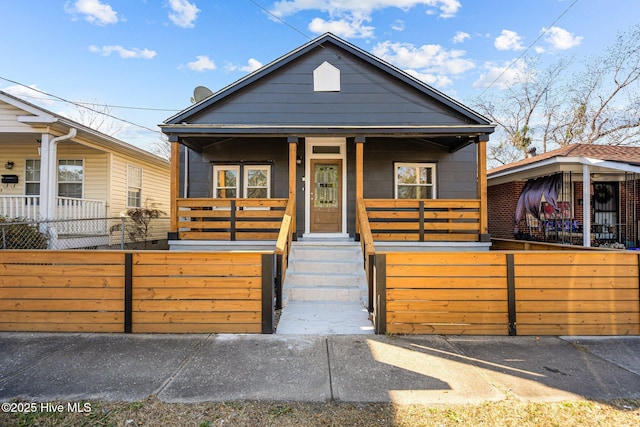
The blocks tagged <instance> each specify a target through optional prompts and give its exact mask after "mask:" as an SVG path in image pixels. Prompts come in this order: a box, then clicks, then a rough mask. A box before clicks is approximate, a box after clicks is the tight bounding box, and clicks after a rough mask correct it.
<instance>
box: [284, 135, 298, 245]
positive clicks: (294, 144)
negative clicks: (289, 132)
mask: <svg viewBox="0 0 640 427" xmlns="http://www.w3.org/2000/svg"><path fill="white" fill-rule="evenodd" d="M287 142H288V143H289V200H293V217H292V218H291V229H292V230H293V233H294V235H296V234H297V227H296V216H297V215H296V209H297V206H296V197H297V191H296V190H297V188H296V186H297V177H296V171H297V169H298V163H297V160H298V158H297V157H298V137H296V136H290V137H288V138H287Z"/></svg>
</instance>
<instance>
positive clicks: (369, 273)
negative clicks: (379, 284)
mask: <svg viewBox="0 0 640 427" xmlns="http://www.w3.org/2000/svg"><path fill="white" fill-rule="evenodd" d="M375 262H376V258H375V255H374V254H369V259H368V262H367V263H366V265H367V268H368V270H367V279H368V280H367V282H368V283H367V285H368V287H369V307H368V310H369V313H373V283H374V282H375V278H374V277H373V275H374V272H375V265H374V263H375Z"/></svg>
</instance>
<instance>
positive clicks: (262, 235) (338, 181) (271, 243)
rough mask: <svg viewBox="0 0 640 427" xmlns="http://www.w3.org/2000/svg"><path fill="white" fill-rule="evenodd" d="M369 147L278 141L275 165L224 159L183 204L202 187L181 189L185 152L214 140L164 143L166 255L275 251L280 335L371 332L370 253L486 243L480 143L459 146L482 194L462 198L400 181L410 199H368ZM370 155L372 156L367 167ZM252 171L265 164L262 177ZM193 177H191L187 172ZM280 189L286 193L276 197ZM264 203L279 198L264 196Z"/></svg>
mask: <svg viewBox="0 0 640 427" xmlns="http://www.w3.org/2000/svg"><path fill="white" fill-rule="evenodd" d="M367 141H371V139H368V138H366V137H363V136H357V137H353V138H335V137H332V138H314V137H310V138H304V139H302V138H297V137H288V138H286V139H283V138H279V139H277V141H273V143H272V144H271V145H270V148H269V149H268V151H269V152H270V153H271V154H272V155H273V156H274V158H276V160H275V161H274V162H272V163H270V162H265V161H257V160H253V159H251V160H247V161H246V162H245V163H244V164H243V165H241V166H240V167H236V166H235V165H232V164H230V163H229V162H228V161H227V160H226V159H225V158H223V159H221V161H220V163H219V164H220V165H221V166H220V167H218V168H217V167H215V165H216V164H218V163H216V161H211V162H210V163H212V164H213V165H214V166H213V167H212V169H213V171H212V174H213V175H212V177H211V179H212V182H211V185H212V189H211V194H212V195H213V196H214V197H185V195H189V194H193V193H197V189H193V190H192V189H191V187H192V186H194V187H197V186H198V185H199V184H198V183H197V182H195V180H194V182H190V178H189V177H190V176H191V177H193V176H194V175H195V172H194V169H196V167H197V165H195V164H192V162H193V158H192V156H190V153H191V154H194V155H195V157H196V158H197V157H198V156H199V154H198V152H202V151H203V149H205V148H204V147H205V146H206V145H208V144H211V141H208V143H204V142H200V143H199V144H201V145H198V144H195V143H194V139H191V140H190V142H189V144H188V147H187V146H185V145H182V144H181V143H180V142H178V141H174V142H172V157H171V158H172V164H171V170H172V186H171V200H172V207H171V225H170V235H169V241H170V242H169V244H170V248H171V249H172V250H179V251H190V250H194V251H202V250H211V251H229V252H233V251H238V252H240V251H242V252H246V251H260V250H262V251H264V250H270V251H273V250H274V248H275V253H276V254H277V255H276V269H275V271H276V273H275V283H274V288H275V308H276V309H277V310H279V309H282V313H281V316H280V322H279V324H278V330H277V332H278V333H373V332H374V328H373V325H372V319H371V316H372V315H371V312H372V311H374V301H373V296H372V295H373V287H374V284H373V281H374V278H373V264H372V260H373V256H374V255H375V253H376V252H378V253H380V252H409V251H412V252H416V251H418V252H424V251H429V252H433V251H448V252H450V251H456V252H461V251H488V250H489V248H490V245H491V243H490V239H489V236H488V226H487V205H486V188H487V187H486V179H485V178H484V177H486V169H485V164H486V157H485V150H486V138H484V137H476V138H475V139H474V140H473V141H472V143H471V144H470V145H466V144H465V150H466V151H467V153H466V155H467V156H469V155H470V154H469V152H471V155H472V157H473V165H472V166H473V169H476V168H477V171H478V172H477V176H476V172H475V171H474V173H473V175H474V179H475V182H476V183H475V187H474V188H473V193H474V194H477V195H479V197H477V198H470V199H454V198H440V199H438V198H435V196H436V195H437V194H438V193H437V192H436V190H435V188H432V187H430V186H429V185H425V186H422V187H421V186H419V185H417V186H412V185H409V184H407V186H406V187H404V188H402V190H403V191H407V192H408V194H404V197H407V198H377V197H365V195H367V194H369V193H371V194H377V192H376V191H377V190H376V189H375V188H374V185H375V183H371V182H367V176H375V171H374V170H373V166H374V165H375V163H374V162H373V163H372V162H371V161H369V162H367V160H366V159H367V144H370V145H371V146H372V147H376V145H375V144H374V143H373V142H371V143H369V142H367ZM237 143H238V144H240V143H239V142H237ZM218 144H223V142H218ZM317 147H320V148H319V149H318V148H317ZM430 148H431V149H433V147H430ZM454 151H455V150H454ZM232 155H233V154H232ZM409 155H410V156H411V155H412V154H409ZM377 156H379V153H376V152H375V149H372V152H371V156H369V158H371V157H377ZM190 159H191V160H190ZM260 163H262V164H268V165H270V166H269V167H268V168H265V173H261V172H260V170H261V169H260V167H259V166H258V165H259V164H260ZM276 164H277V165H278V166H276ZM283 165H286V168H284V170H283V167H282V166H283ZM243 166H244V167H243ZM246 166H249V167H246ZM467 166H468V165H467ZM190 169H191V175H189V174H187V173H185V171H188V170H190ZM368 169H370V170H369V171H368ZM282 172H284V173H282ZM423 173H425V172H423ZM274 175H275V176H274ZM252 178H255V179H254V180H253V181H252V182H251V183H249V181H250V180H251V179H252ZM191 179H193V178H191ZM418 179H419V178H418ZM267 181H269V182H270V183H273V182H276V183H282V184H284V186H280V187H277V186H275V185H267V184H266V182H267ZM426 181H427V179H425V183H426ZM418 182H419V181H418ZM249 184H251V185H249ZM263 185H264V187H266V188H262V187H263ZM389 185H391V184H389ZM283 187H284V190H285V191H286V193H285V194H282V193H278V191H282V190H283ZM418 187H420V188H418ZM397 188H398V186H397V185H396V191H397ZM251 190H254V191H251ZM441 191H442V193H445V194H446V191H444V190H441ZM240 195H244V196H245V197H236V196H240ZM273 195H278V196H282V195H286V197H264V196H273ZM419 196H421V197H419ZM399 197H403V194H400V196H399ZM292 325H294V326H292ZM300 325H302V326H300Z"/></svg>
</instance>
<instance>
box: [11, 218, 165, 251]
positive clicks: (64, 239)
mask: <svg viewBox="0 0 640 427" xmlns="http://www.w3.org/2000/svg"><path fill="white" fill-rule="evenodd" d="M168 231H169V218H168V217H161V218H135V219H134V218H131V217H128V216H123V217H114V218H93V219H80V220H79V219H73V220H42V221H26V220H21V219H8V218H4V217H0V250H1V249H56V250H61V249H87V250H101V249H102V250H104V249H138V250H139V249H149V250H150V249H154V250H156V249H161V250H162V249H168V245H167V233H168Z"/></svg>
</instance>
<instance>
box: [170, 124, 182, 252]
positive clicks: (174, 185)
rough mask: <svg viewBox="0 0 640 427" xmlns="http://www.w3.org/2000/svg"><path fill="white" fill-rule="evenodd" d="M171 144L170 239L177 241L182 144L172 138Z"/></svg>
mask: <svg viewBox="0 0 640 427" xmlns="http://www.w3.org/2000/svg"><path fill="white" fill-rule="evenodd" d="M169 142H170V143H171V187H170V189H169V192H170V196H169V197H170V202H171V208H170V209H171V222H170V224H169V239H172V240H175V239H177V238H178V196H179V187H180V142H179V139H178V137H176V136H173V135H172V136H170V137H169Z"/></svg>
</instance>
